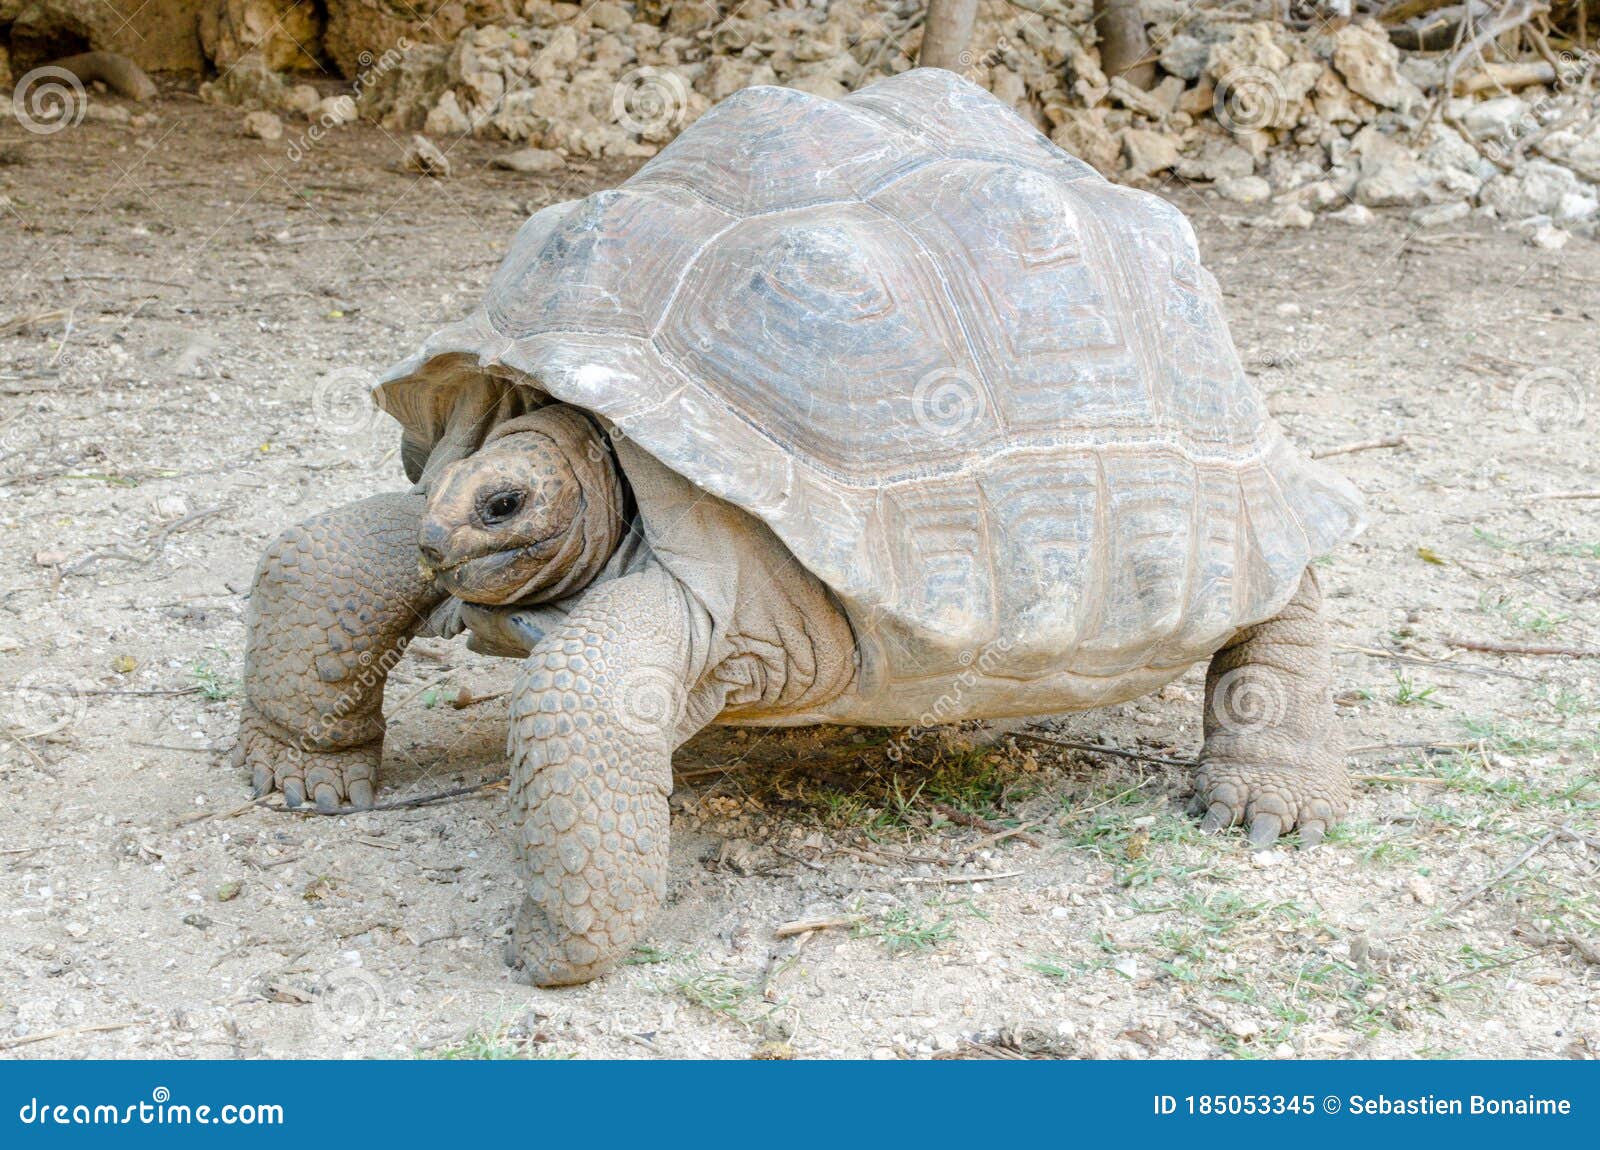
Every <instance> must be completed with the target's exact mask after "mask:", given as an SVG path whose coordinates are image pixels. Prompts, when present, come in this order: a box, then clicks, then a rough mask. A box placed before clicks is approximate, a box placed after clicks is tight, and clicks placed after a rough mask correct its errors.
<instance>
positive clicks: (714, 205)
mask: <svg viewBox="0 0 1600 1150" xmlns="http://www.w3.org/2000/svg"><path fill="white" fill-rule="evenodd" d="M376 394H377V400H378V402H379V404H380V406H382V407H383V408H384V409H385V410H386V411H388V412H389V413H390V414H392V415H394V416H395V417H396V419H397V420H398V421H399V422H400V424H401V426H402V428H403V437H402V457H403V459H404V461H405V464H406V470H407V474H408V476H409V477H410V479H411V480H412V482H413V484H414V486H413V488H412V489H411V491H409V492H407V493H405V494H398V495H392V496H377V497H374V498H373V499H372V500H368V501H366V502H364V503H361V504H355V505H352V506H351V507H347V508H342V509H337V510H335V511H333V512H329V513H328V514H327V515H325V516H322V517H319V518H318V519H316V520H313V521H311V522H310V523H308V524H306V525H305V526H303V527H300V528H296V529H294V530H293V531H291V532H289V533H288V534H286V535H285V536H284V537H283V538H282V539H280V540H279V541H278V542H277V543H275V544H274V545H273V547H272V548H271V549H269V551H268V553H267V555H266V557H265V558H264V559H263V562H262V566H261V569H260V571H259V572H258V575H257V581H256V586H255V591H254V593H253V596H252V601H251V614H250V622H249V633H248V639H247V652H246V675H245V701H244V711H243V715H242V717H241V729H240V744H239V745H240V750H239V752H238V754H239V758H240V760H241V762H242V763H243V764H244V765H245V766H246V767H247V769H249V770H250V772H251V773H252V775H253V778H254V780H255V782H256V786H257V788H258V790H265V789H269V788H274V787H276V788H279V789H282V790H283V791H284V793H285V796H286V799H287V800H288V801H289V802H291V803H298V802H301V801H306V800H312V801H315V802H317V803H319V804H321V805H324V806H332V807H337V806H338V805H339V804H341V803H345V802H348V803H350V804H351V805H353V806H364V805H367V804H370V802H371V801H372V797H373V793H374V787H375V786H376V782H377V776H376V771H377V766H378V762H379V758H380V756H381V745H382V731H383V721H382V710H381V702H382V676H383V674H385V673H386V672H387V669H388V667H389V666H391V665H392V659H393V658H394V657H396V653H397V652H398V651H400V650H402V649H403V647H404V643H405V641H406V640H407V639H408V638H409V637H410V636H411V635H413V634H417V633H422V632H426V633H435V634H438V633H443V634H449V633H454V631H456V630H458V629H460V628H462V627H466V628H468V629H470V631H471V632H472V636H473V638H472V642H473V645H474V646H475V647H476V648H477V649H479V650H484V651H488V652H490V653H495V654H504V655H508V656H514V657H520V658H522V659H523V660H524V661H523V664H522V670H521V672H520V674H519V676H518V678H517V680H516V685H515V687H514V689H513V691H512V695H511V699H512V702H511V721H510V733H509V739H508V751H509V754H510V758H511V767H512V771H511V788H510V794H511V812H512V823H513V838H514V841H515V843H516V846H517V854H518V867H519V871H520V873H521V876H522V879H523V881H524V883H525V887H526V892H527V896H526V898H525V900H524V903H523V906H522V909H521V910H520V912H519V913H518V915H517V920H516V923H515V926H514V931H513V938H512V943H511V953H510V955H509V957H510V959H511V961H512V962H513V963H514V965H516V966H518V967H519V968H520V970H521V972H522V975H523V977H525V978H527V979H528V980H530V981H533V982H536V983H540V984H546V985H555V984H564V983H573V982H581V981H584V980H587V979H590V978H593V977H595V976H597V975H598V974H601V973H603V972H604V971H605V970H607V969H608V968H609V967H610V966H611V965H612V964H614V963H615V962H616V961H617V959H618V958H619V957H621V956H622V955H624V954H626V952H627V950H628V948H629V947H630V946H632V945H633V944H634V943H635V942H637V941H638V940H639V939H640V938H641V937H643V936H644V934H645V932H647V931H648V929H649V924H650V921H651V918H652V915H653V913H654V911H655V910H656V908H657V907H658V906H659V904H660V902H661V899H662V897H663V892H664V890H665V881H666V874H665V870H666V860H667V844H668V831H669V828H668V806H667V797H668V794H669V792H670V790H671V785H672V782H671V759H672V753H673V751H674V749H675V748H676V747H677V746H678V745H679V744H681V743H682V742H683V740H685V739H687V738H688V737H690V736H691V735H692V734H694V733H695V732H696V731H698V730H700V729H701V728H703V727H704V726H706V725H707V724H709V723H713V722H724V723H740V724H768V725H771V724H796V723H827V722H838V723H850V724H862V723H865V724H874V723H875V724H881V725H900V726H926V725H929V724H931V723H934V722H953V721H957V720H963V719H977V718H998V717H1007V716H1017V715H1036V714H1046V713H1058V712H1067V711H1080V710H1087V709H1091V708H1094V707H1098V706H1105V705H1109V704H1113V703H1116V702H1121V701H1124V700H1127V699H1130V698H1134V697H1137V696H1139V695H1142V694H1146V693H1148V692H1150V691H1154V690H1157V689H1159V688H1160V687H1161V686H1163V685H1165V684H1166V683H1168V682H1171V681H1172V680H1173V679H1175V678H1177V677H1178V676H1179V675H1181V674H1182V673H1183V672H1184V671H1185V670H1187V669H1188V668H1189V667H1191V666H1194V665H1196V664H1198V663H1202V662H1204V663H1207V664H1208V674H1207V682H1206V702H1205V707H1206V713H1205V745H1204V749H1203V751H1202V755H1201V766H1200V768H1199V771H1198V774H1197V776H1196V796H1195V813H1196V814H1197V815H1199V816H1201V817H1202V819H1203V823H1202V825H1203V826H1204V827H1205V829H1207V830H1221V829H1223V828H1225V827H1231V826H1241V827H1243V828H1245V829H1246V831H1247V833H1248V835H1249V838H1250V840H1251V842H1253V843H1256V844H1267V843H1270V842H1273V841H1275V840H1276V839H1277V838H1278V837H1279V836H1280V835H1283V834H1286V833H1289V832H1292V831H1298V833H1299V835H1300V838H1301V841H1302V842H1314V841H1316V840H1317V839H1319V838H1320V837H1321V836H1322V835H1323V834H1324V833H1325V832H1326V830H1327V829H1328V828H1329V827H1331V826H1332V825H1334V824H1335V823H1336V822H1337V821H1338V819H1339V818H1340V817H1341V816H1342V815H1343V814H1344V813H1345V811H1346V808H1347V807H1348V804H1349V784H1348V780H1347V778H1346V776H1345V773H1344V768H1343V765H1342V762H1341V759H1340V756H1339V753H1338V751H1337V748H1336V747H1335V745H1334V740H1333V734H1332V725H1333V724H1332V704H1331V699H1330V694H1331V665H1330V658H1329V652H1328V640H1327V634H1326V625H1325V622H1324V620H1323V617H1322V597H1321V590H1320V588H1319V586H1318V583H1317V580H1316V578H1315V575H1314V574H1313V572H1312V570H1311V568H1310V566H1309V564H1310V561H1311V560H1312V559H1313V558H1314V557H1316V556H1317V555H1319V554H1322V553H1324V552H1326V551H1328V550H1330V549H1332V548H1333V547H1336V546H1338V545H1339V544H1341V543H1343V542H1345V541H1347V540H1349V539H1350V538H1352V537H1353V536H1354V535H1355V534H1356V533H1357V532H1359V530H1360V529H1361V527H1362V511H1361V503H1360V498H1359V496H1358V495H1357V494H1356V493H1355V492H1354V490H1353V489H1352V488H1351V487H1350V486H1349V485H1348V484H1347V483H1346V482H1345V481H1344V480H1343V479H1341V478H1340V477H1339V476H1337V475H1336V474H1335V473H1333V472H1332V471H1330V470H1328V469H1326V468H1325V467H1323V466H1321V465H1319V464H1316V463H1314V462H1311V461H1309V460H1307V459H1305V458H1303V457H1302V456H1301V455H1300V454H1299V453H1298V452H1297V451H1295V449H1294V448H1293V446H1292V445H1290V444H1289V443H1288V441H1287V440H1286V439H1285V437H1284V436H1283V434H1282V432H1281V431H1280V430H1279V429H1278V427H1277V426H1276V425H1275V424H1274V423H1273V422H1272V420H1271V419H1270V417H1269V416H1268V414H1267V412H1266V410H1265V406H1264V404H1263V403H1262V401H1261V399H1260V397H1259V396H1258V395H1257V394H1256V393H1255V391H1254V390H1253V388H1252V387H1251V386H1250V384H1249V382H1248V380H1247V379H1246V378H1245V377H1244V373H1243V371H1242V370H1241V368H1240V366H1239V363H1238V358H1237V355H1236V353H1235V352H1234V349H1233V345H1232V342H1231V340H1230V339H1229V337H1228V334H1227V328H1226V325H1225V323H1224V321H1223V318H1222V313H1221V307H1220V299H1219V292H1218V290H1217V287H1216V284H1215V281H1214V280H1212V278H1211V277H1210V275H1209V274H1208V273H1207V272H1206V271H1205V270H1204V269H1203V268H1202V267H1201V266H1200V264H1199V259H1198V254H1197V252H1196V248H1195V241H1194V236H1193V233H1192V231H1191V230H1190V228H1189V226H1188V223H1187V221H1185V220H1184V219H1183V217H1182V215H1181V214H1179V213H1178V212H1177V211H1176V210H1175V209H1173V208H1172V207H1171V206H1170V205H1167V204H1166V203H1164V202H1163V201H1161V200H1159V199H1157V198H1155V197H1153V196H1150V195H1147V194H1145V193H1142V192H1138V191H1134V190H1132V189H1127V188H1120V187H1116V186H1114V185H1111V184H1108V183H1107V182H1106V181H1104V180H1103V179H1101V178H1100V177H1099V176H1098V175H1097V174H1095V173H1094V172H1093V171H1092V170H1090V169H1089V168H1087V167H1086V166H1085V165H1083V164H1081V163H1079V162H1078V161H1077V160H1075V159H1073V158H1072V157H1070V156H1068V155H1066V154H1065V153H1064V152H1062V151H1060V150H1059V149H1058V148H1056V147H1055V146H1054V145H1052V144H1051V143H1050V142H1049V141H1048V140H1046V139H1045V138H1044V137H1043V136H1041V135H1039V133H1038V132H1036V131H1035V130H1034V129H1033V128H1032V127H1030V126H1029V125H1027V124H1026V123H1024V122H1023V121H1022V120H1021V119H1019V118H1018V117H1017V116H1016V115H1015V114H1014V113H1013V112H1012V111H1011V110H1010V109H1009V108H1007V107H1005V106H1004V105H1003V104H1001V103H999V102H998V101H996V100H994V99H993V98H992V97H990V96H989V95H988V94H987V93H985V92H983V91H982V90H981V89H978V88H976V87H975V86H973V85H971V84H969V83H967V82H966V81H964V80H961V79H959V78H958V77H956V76H954V75H952V74H949V73H944V72H938V71H935V70H926V69H923V70H916V71H912V72H908V73H905V74H903V75H901V76H897V77H894V78H892V79H889V80H885V81H883V82H880V83H878V84H874V85H872V86H870V87H867V88H864V89H862V90H861V91H859V92H856V93H855V94H853V95H851V96H849V97H846V98H844V99H841V100H838V101H830V100H825V99H821V98H819V97H815V96H811V95H808V94H806V93H802V92H796V91H790V90H784V89H775V88H753V89H747V90H745V91H743V92H740V93H736V94H735V95H734V96H732V97H730V98H729V99H728V100H726V101H724V102H723V103H722V104H720V105H718V106H717V107H716V108H714V109H713V110H712V111H711V112H709V113H707V114H706V115H705V116H703V117H702V118H701V119H700V120H698V121H697V122H696V123H695V124H694V125H693V126H691V127H690V128H689V129H688V130H687V131H685V132H684V133H683V134H682V135H681V136H680V137H679V138H678V139H677V140H676V141H674V142H673V143H672V144H671V145H669V146H668V147H667V148H666V149H664V150H663V151H662V152H661V154H660V155H658V156H657V157H656V158H655V159H654V160H652V161H651V162H650V163H648V164H646V165H645V166H644V167H643V168H642V169H640V171H639V172H638V173H636V174H635V175H634V176H633V177H632V178H631V179H629V180H628V181H627V182H626V183H624V184H623V185H622V186H620V187H619V188H616V189H613V190H610V191H606V192H600V193H597V194H595V195H593V196H590V197H588V198H587V199H584V200H580V201H575V202H572V203H567V204H558V205H555V206H553V207H550V208H546V209H545V210H543V211H541V212H539V213H538V214H536V215H535V216H534V217H533V218H532V219H530V220H529V221H528V222H527V223H526V224H525V225H524V226H523V228H522V230H521V231H520V232H519V233H518V235H517V237H516V239H515V241H514V242H513V244H512V247H511V252H510V254H509V255H508V257H507V259H506V261H505V263H504V264H503V265H502V267H501V269H500V271H499V272H498V273H497V274H496V276H495V279H494V281H493V283H492V284H491V286H490V288H489V291H488V294H487V296H486V297H485V300H484V304H483V306H482V308H480V309H479V310H478V311H477V312H476V313H474V314H473V315H472V316H470V317H468V318H467V319H466V320H464V321H463V322H461V323H459V324H456V325H453V326H451V327H449V328H446V329H445V330H444V331H442V332H440V333H438V334H437V335H436V336H434V337H433V338H432V339H431V340H429V341H428V343H427V344H425V345H424V347H423V348H422V349H421V351H420V352H419V353H418V354H417V355H415V356H413V357H411V358H410V359H408V360H406V361H404V362H403V363H401V364H399V365H398V366H397V367H396V368H395V369H394V370H393V371H392V372H391V373H390V374H389V376H388V377H387V378H386V379H385V381H384V382H383V383H382V384H381V385H380V387H379V388H378V391H377V393H376Z"/></svg>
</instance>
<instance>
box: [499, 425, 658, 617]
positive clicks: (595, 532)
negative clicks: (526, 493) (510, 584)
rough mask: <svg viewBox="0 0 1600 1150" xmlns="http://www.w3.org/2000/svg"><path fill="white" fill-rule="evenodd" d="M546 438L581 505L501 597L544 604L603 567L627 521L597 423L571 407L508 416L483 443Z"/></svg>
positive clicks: (623, 495)
mask: <svg viewBox="0 0 1600 1150" xmlns="http://www.w3.org/2000/svg"><path fill="white" fill-rule="evenodd" d="M523 435H532V436H539V437H541V438H542V439H544V440H546V441H548V443H549V444H550V446H551V447H552V448H553V449H554V450H555V452H556V453H557V454H558V455H559V456H561V458H562V459H564V460H565V461H566V464H567V466H568V468H569V469H570V470H571V472H572V475H573V478H574V479H576V481H577V483H578V489H579V492H580V493H581V504H580V506H579V509H578V514H577V515H575V516H574V517H573V519H572V522H571V523H570V524H569V525H568V527H567V531H566V534H565V536H564V537H563V539H562V541H561V546H560V548H559V549H558V550H557V552H556V553H555V554H554V555H552V556H551V558H550V561H549V562H548V563H546V564H545V565H544V566H543V567H541V568H540V569H539V571H538V572H537V573H536V574H535V575H534V576H533V577H532V578H530V579H529V580H528V581H527V582H526V583H524V584H523V585H522V586H521V587H519V588H518V589H517V590H516V591H515V592H514V593H512V594H510V595H508V596H507V597H506V599H505V602H506V603H508V604H510V603H547V602H550V601H552V600H555V599H563V598H565V597H566V596H568V595H571V594H573V593H574V592H577V591H581V590H582V589H583V588H585V587H587V586H588V585H589V584H590V583H592V582H593V581H594V580H595V578H596V577H597V576H598V575H599V574H600V573H601V571H603V570H604V569H605V566H606V563H607V562H608V561H609V560H610V559H611V555H612V552H614V551H616V549H617V545H618V544H619V543H620V542H621V541H622V538H623V535H624V534H625V533H626V531H627V525H628V515H629V508H628V492H627V488H626V486H625V484H624V483H623V481H622V472H621V470H620V469H619V468H618V467H617V461H616V457H615V456H614V455H613V454H612V452H611V447H610V445H609V444H608V443H607V442H606V441H605V437H604V436H603V435H602V433H601V431H600V428H599V426H598V425H597V424H596V423H595V421H594V420H593V419H591V418H590V417H589V416H588V415H586V414H584V413H583V412H581V411H579V410H578V409H577V408H574V407H567V406H565V405H562V404H553V405H551V406H549V407H541V408H540V409H538V410H537V411H532V412H529V413H528V414H526V415H520V416H517V417H516V418H515V419H509V420H507V421H506V422H504V423H502V424H500V425H499V426H497V427H496V428H495V429H494V431H492V432H491V433H490V435H489V437H488V439H487V440H485V442H484V447H486V448H487V447H490V446H492V445H493V444H496V443H498V442H500V441H501V440H503V439H508V438H510V437H511V436H523Z"/></svg>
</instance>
